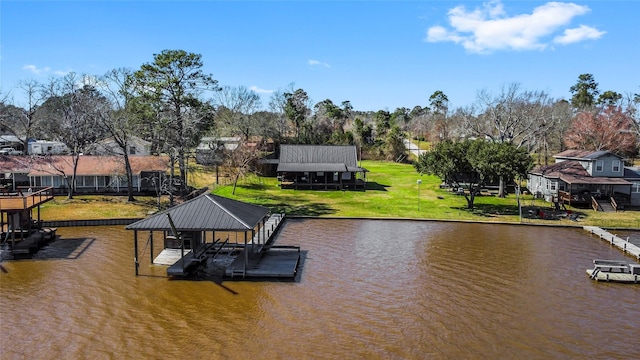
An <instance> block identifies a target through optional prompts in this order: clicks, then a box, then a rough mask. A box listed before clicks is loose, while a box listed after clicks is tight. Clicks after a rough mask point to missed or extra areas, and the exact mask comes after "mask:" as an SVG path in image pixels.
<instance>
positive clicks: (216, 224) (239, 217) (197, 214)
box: [126, 194, 270, 232]
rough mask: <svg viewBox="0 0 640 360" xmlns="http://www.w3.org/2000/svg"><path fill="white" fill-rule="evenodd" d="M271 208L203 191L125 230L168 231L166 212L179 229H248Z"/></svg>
mask: <svg viewBox="0 0 640 360" xmlns="http://www.w3.org/2000/svg"><path fill="white" fill-rule="evenodd" d="M269 213H270V210H269V209H268V208H266V207H264V206H260V205H253V204H247V203H244V202H241V201H237V200H233V199H228V198H224V197H221V196H217V195H212V194H203V195H200V196H198V197H196V198H194V199H191V200H189V201H187V202H184V203H182V204H180V205H177V206H174V207H172V208H170V209H167V210H165V211H162V212H159V213H157V214H155V215H153V216H151V217H148V218H146V219H143V220H140V221H137V222H135V223H133V224H130V225H128V226H127V227H126V229H128V230H157V231H160V230H165V231H169V230H171V224H170V223H169V219H168V217H167V214H169V215H170V216H171V219H172V221H173V223H174V225H175V227H176V229H177V230H180V231H205V230H216V231H245V232H246V231H250V230H252V229H254V228H255V227H256V226H257V225H258V224H259V223H260V222H261V221H262V220H263V219H264V218H265V217H266V216H267V215H268V214H269Z"/></svg>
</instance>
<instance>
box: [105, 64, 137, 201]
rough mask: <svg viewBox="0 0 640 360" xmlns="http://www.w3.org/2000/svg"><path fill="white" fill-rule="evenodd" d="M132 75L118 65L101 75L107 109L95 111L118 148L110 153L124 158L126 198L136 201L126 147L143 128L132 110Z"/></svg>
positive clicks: (106, 132)
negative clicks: (107, 104)
mask: <svg viewBox="0 0 640 360" xmlns="http://www.w3.org/2000/svg"><path fill="white" fill-rule="evenodd" d="M132 75H133V72H131V71H130V70H128V69H124V68H119V69H114V70H111V71H109V72H107V73H106V74H105V75H104V76H103V77H102V79H101V81H100V82H99V86H100V89H101V90H102V94H103V96H104V97H105V100H106V101H108V102H109V104H110V108H105V109H104V111H102V112H99V113H98V114H97V115H98V118H97V120H98V121H97V125H98V127H100V129H101V130H102V132H104V134H105V135H107V136H109V137H110V138H111V140H113V142H114V143H115V144H116V149H117V150H116V151H113V149H109V151H112V152H113V154H112V155H117V156H121V157H122V159H123V161H124V165H125V174H126V178H127V196H128V201H135V198H134V196H133V171H132V169H131V161H130V159H129V147H130V145H131V140H132V139H133V138H134V137H135V136H136V135H137V134H139V133H140V131H141V128H142V125H141V123H140V121H139V118H138V117H137V115H136V113H135V112H134V111H133V109H132V101H133V98H134V96H133V93H134V91H133V82H132V81H131V76H132ZM140 180H142V179H140Z"/></svg>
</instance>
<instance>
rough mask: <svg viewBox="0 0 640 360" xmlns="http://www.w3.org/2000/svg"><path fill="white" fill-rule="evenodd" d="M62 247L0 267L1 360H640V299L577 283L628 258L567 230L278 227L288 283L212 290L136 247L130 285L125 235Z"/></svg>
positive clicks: (298, 223)
mask: <svg viewBox="0 0 640 360" xmlns="http://www.w3.org/2000/svg"><path fill="white" fill-rule="evenodd" d="M59 233H60V234H61V235H62V237H63V239H64V240H60V241H58V244H56V249H57V250H56V251H57V252H54V251H53V250H52V249H49V250H48V252H44V253H43V254H48V255H47V256H48V257H53V258H51V259H46V260H26V261H11V262H5V263H4V264H3V265H4V268H5V269H6V271H7V272H5V273H0V321H1V322H0V331H1V332H0V351H1V355H2V356H1V358H2V359H23V358H24V359H83V358H87V359H161V358H162V359H185V358H193V359H217V358H228V359H257V358H261V359H327V358H332V359H333V358H335V359H347V358H348V359H357V358H366V359H425V358H429V359H473V358H479V359H487V358H491V359H550V358H587V357H590V358H597V359H605V358H618V359H631V358H637V357H638V354H639V353H638V344H639V341H640V340H639V339H640V286H639V285H621V284H608V283H597V282H594V281H592V280H589V278H588V276H587V275H586V273H585V269H587V268H588V267H590V266H591V264H592V260H593V259H594V258H604V259H620V260H629V261H630V260H631V259H630V258H628V257H625V255H623V254H622V253H621V252H620V251H619V250H616V249H614V248H611V247H610V246H608V245H607V244H606V243H604V242H602V241H600V240H598V239H597V238H594V237H591V236H590V235H588V234H587V233H586V232H584V231H582V230H579V229H575V230H574V229H553V228H544V227H525V226H505V225H481V224H456V223H437V222H411V221H358V220H287V222H286V223H285V225H284V227H283V228H282V230H281V233H280V235H279V237H278V239H277V244H279V245H300V246H301V247H302V249H303V250H304V251H305V253H304V255H305V258H304V268H303V270H302V272H301V274H300V279H299V281H298V282H271V283H265V282H262V283H261V282H230V281H227V282H223V283H222V284H217V283H214V282H212V281H175V280H169V279H167V278H165V277H163V274H164V268H163V267H158V266H152V265H149V264H148V262H149V260H148V257H149V249H146V248H144V243H145V242H146V239H144V240H142V239H141V240H140V243H141V249H140V251H141V252H144V253H145V255H144V257H143V258H147V259H146V263H143V264H142V266H141V269H140V270H141V274H145V276H139V277H135V276H134V267H133V234H132V233H131V232H127V231H125V230H123V229H122V227H86V228H63V229H59ZM62 241H66V243H61V242H62ZM62 244H67V245H68V246H67V247H66V248H65V247H63V248H62V250H61V247H60V245H62ZM65 249H66V250H65ZM156 254H157V250H156ZM56 257H57V258H56Z"/></svg>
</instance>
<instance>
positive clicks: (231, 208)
mask: <svg viewBox="0 0 640 360" xmlns="http://www.w3.org/2000/svg"><path fill="white" fill-rule="evenodd" d="M284 217H285V215H284V214H271V211H270V210H269V209H268V208H266V207H264V206H260V205H254V204H248V203H243V202H240V201H237V200H233V199H229V198H224V197H221V196H217V195H213V194H203V195H200V196H198V197H196V198H194V199H191V200H189V201H186V202H184V203H182V204H180V205H177V206H175V207H172V208H170V209H167V210H165V211H162V212H160V213H157V214H155V215H152V216H151V217H149V218H146V219H143V220H139V221H137V222H135V223H133V224H129V225H128V226H127V229H128V230H133V231H134V264H135V270H136V275H138V274H139V272H138V270H139V251H138V232H140V231H148V232H149V235H148V240H147V244H146V245H145V248H144V250H143V253H144V252H145V250H147V249H150V253H149V257H150V259H151V262H152V263H154V264H166V265H169V267H168V269H167V275H168V276H177V277H184V276H189V275H191V274H193V273H198V272H200V271H201V270H202V271H204V272H207V271H211V270H213V271H216V272H217V271H218V270H219V271H220V274H219V275H218V274H212V275H215V276H229V277H232V278H250V277H253V278H258V277H260V278H270V277H289V278H294V277H295V275H296V272H297V267H298V264H299V261H300V258H301V255H300V249H299V247H296V246H274V244H273V242H274V239H275V234H276V233H277V231H278V229H279V228H280V226H281V224H282V223H283V220H284ZM154 232H162V239H163V241H164V250H163V251H162V252H161V253H160V256H158V257H157V258H154V254H153V233H154ZM220 233H222V234H223V236H227V239H226V240H225V239H221V238H219V237H217V236H216V235H217V234H220ZM234 233H235V235H236V241H235V242H231V241H230V239H229V234H234ZM238 235H239V236H238ZM239 238H240V239H242V240H241V241H238V239H239ZM207 239H213V242H210V241H207ZM200 265H213V266H200Z"/></svg>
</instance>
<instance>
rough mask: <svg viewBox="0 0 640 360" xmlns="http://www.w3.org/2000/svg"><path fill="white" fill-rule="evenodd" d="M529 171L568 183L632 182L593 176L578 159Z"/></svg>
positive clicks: (620, 183) (627, 183)
mask: <svg viewBox="0 0 640 360" xmlns="http://www.w3.org/2000/svg"><path fill="white" fill-rule="evenodd" d="M529 173H530V174H534V175H539V176H544V177H545V178H547V179H560V180H562V181H564V182H565V183H567V184H602V185H629V184H630V183H629V182H628V181H626V180H624V179H622V178H612V177H599V176H591V175H590V174H589V172H588V171H587V170H585V169H584V167H582V165H581V164H580V162H579V161H577V160H567V161H561V162H559V163H555V164H551V165H548V166H541V167H538V168H535V169H533V170H531V171H530V172H529Z"/></svg>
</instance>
